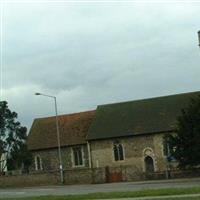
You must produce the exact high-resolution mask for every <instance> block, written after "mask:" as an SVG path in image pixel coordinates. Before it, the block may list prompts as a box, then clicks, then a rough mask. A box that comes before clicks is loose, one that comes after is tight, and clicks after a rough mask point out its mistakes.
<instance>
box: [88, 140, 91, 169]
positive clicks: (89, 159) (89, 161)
mask: <svg viewBox="0 0 200 200" xmlns="http://www.w3.org/2000/svg"><path fill="white" fill-rule="evenodd" d="M87 151H88V163H89V168H92V162H91V152H90V143H89V142H88V141H87Z"/></svg>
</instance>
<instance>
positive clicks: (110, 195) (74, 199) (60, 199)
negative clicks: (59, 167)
mask: <svg viewBox="0 0 200 200" xmlns="http://www.w3.org/2000/svg"><path fill="white" fill-rule="evenodd" d="M183 194H200V187H191V188H167V189H155V190H140V191H127V192H106V193H104V192H102V193H91V194H81V195H65V196H53V195H52V196H40V197H25V198H3V200H19V199H20V200H91V199H117V198H130V197H151V196H166V199H169V198H167V196H168V195H183ZM0 199H1V198H0ZM171 199H173V198H171ZM175 199H177V200H178V199H179V200H180V199H184V200H185V199H188V200H190V199H192V200H193V199H194V200H196V199H199V200H200V197H187V198H175Z"/></svg>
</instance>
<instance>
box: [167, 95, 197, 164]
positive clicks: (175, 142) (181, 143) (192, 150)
mask: <svg viewBox="0 0 200 200" xmlns="http://www.w3.org/2000/svg"><path fill="white" fill-rule="evenodd" d="M168 141H169V145H170V146H171V147H173V151H171V156H173V157H175V158H176V160H177V161H178V162H179V167H180V168H191V167H197V166H198V165H200V96H198V97H197V98H195V99H191V102H190V104H189V106H188V107H187V108H186V109H183V110H182V114H181V115H180V116H179V117H178V129H177V134H176V135H170V136H169V138H168Z"/></svg>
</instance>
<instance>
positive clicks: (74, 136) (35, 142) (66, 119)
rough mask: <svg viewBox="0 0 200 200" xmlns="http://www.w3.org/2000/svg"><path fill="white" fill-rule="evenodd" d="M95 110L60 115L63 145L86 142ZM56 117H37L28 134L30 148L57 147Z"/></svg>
mask: <svg viewBox="0 0 200 200" xmlns="http://www.w3.org/2000/svg"><path fill="white" fill-rule="evenodd" d="M94 116H95V111H87V112H81V113H74V114H68V115H60V116H58V122H59V131H60V142H61V146H67V145H76V144H84V143H86V140H85V138H86V135H87V133H88V129H89V126H90V124H91V122H92V120H93V118H94ZM55 120H56V119H55V116H54V117H46V118H38V119H35V120H34V122H33V124H32V127H31V129H30V132H29V135H28V141H27V144H28V148H29V149H30V150H38V149H48V148H54V147H57V146H58V145H57V134H56V133H57V132H56V121H55Z"/></svg>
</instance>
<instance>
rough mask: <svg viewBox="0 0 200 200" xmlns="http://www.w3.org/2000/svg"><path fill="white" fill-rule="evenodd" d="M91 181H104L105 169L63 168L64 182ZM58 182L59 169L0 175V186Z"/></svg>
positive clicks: (80, 182)
mask: <svg viewBox="0 0 200 200" xmlns="http://www.w3.org/2000/svg"><path fill="white" fill-rule="evenodd" d="M92 183H105V169H103V168H101V169H88V168H87V169H78V168H77V169H73V170H64V184H92ZM59 184H61V180H60V172H59V171H48V172H45V171H41V172H37V173H36V172H32V173H29V174H18V175H2V176H0V188H4V187H20V186H38V185H59Z"/></svg>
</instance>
